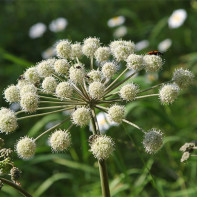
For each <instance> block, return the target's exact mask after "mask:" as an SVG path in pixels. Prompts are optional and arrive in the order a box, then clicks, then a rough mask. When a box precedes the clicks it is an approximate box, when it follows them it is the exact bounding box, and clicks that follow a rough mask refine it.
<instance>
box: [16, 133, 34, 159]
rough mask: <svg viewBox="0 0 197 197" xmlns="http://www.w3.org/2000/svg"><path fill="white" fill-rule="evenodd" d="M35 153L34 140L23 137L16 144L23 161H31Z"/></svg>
mask: <svg viewBox="0 0 197 197" xmlns="http://www.w3.org/2000/svg"><path fill="white" fill-rule="evenodd" d="M35 151H36V143H35V141H34V139H32V138H29V137H23V138H21V139H20V140H19V141H18V142H17V144H16V152H17V154H18V156H19V157H20V158H21V159H31V158H32V157H33V156H34V154H35Z"/></svg>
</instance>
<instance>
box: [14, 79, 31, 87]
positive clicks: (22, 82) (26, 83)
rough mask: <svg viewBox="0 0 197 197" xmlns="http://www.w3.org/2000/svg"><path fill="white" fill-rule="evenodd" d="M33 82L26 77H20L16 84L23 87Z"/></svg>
mask: <svg viewBox="0 0 197 197" xmlns="http://www.w3.org/2000/svg"><path fill="white" fill-rule="evenodd" d="M30 84H31V83H30V82H29V81H27V80H25V79H19V80H18V83H17V84H16V86H17V88H19V89H20V88H22V87H23V86H25V85H30Z"/></svg>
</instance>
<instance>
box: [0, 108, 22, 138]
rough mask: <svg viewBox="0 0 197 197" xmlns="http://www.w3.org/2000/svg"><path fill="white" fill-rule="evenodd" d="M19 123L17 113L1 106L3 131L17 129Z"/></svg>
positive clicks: (0, 125) (0, 119) (0, 116)
mask: <svg viewBox="0 0 197 197" xmlns="http://www.w3.org/2000/svg"><path fill="white" fill-rule="evenodd" d="M17 126H18V124H17V119H16V116H15V113H14V112H13V111H11V110H9V109H6V108H1V110H0V130H1V132H3V133H6V134H8V133H10V132H13V131H14V130H16V128H17Z"/></svg>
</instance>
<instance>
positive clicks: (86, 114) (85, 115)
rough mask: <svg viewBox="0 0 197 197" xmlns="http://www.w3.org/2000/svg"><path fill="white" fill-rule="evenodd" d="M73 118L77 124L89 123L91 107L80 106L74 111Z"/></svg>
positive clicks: (84, 124) (81, 125)
mask: <svg viewBox="0 0 197 197" xmlns="http://www.w3.org/2000/svg"><path fill="white" fill-rule="evenodd" d="M72 120H73V122H74V123H75V124H76V125H78V126H80V127H83V126H86V125H88V124H89V121H90V111H89V109H87V108H85V107H80V108H78V109H77V110H76V111H74V112H73V114H72Z"/></svg>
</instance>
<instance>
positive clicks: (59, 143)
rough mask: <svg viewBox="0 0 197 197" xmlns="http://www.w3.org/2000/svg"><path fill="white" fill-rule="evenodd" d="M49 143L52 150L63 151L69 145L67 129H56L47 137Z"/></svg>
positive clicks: (69, 138)
mask: <svg viewBox="0 0 197 197" xmlns="http://www.w3.org/2000/svg"><path fill="white" fill-rule="evenodd" d="M49 144H50V146H51V148H52V150H53V151H55V152H59V151H64V150H67V149H68V148H69V146H70V145H71V136H70V133H69V132H68V131H64V130H61V129H60V130H57V131H55V132H54V133H52V135H51V136H50V138H49Z"/></svg>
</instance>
